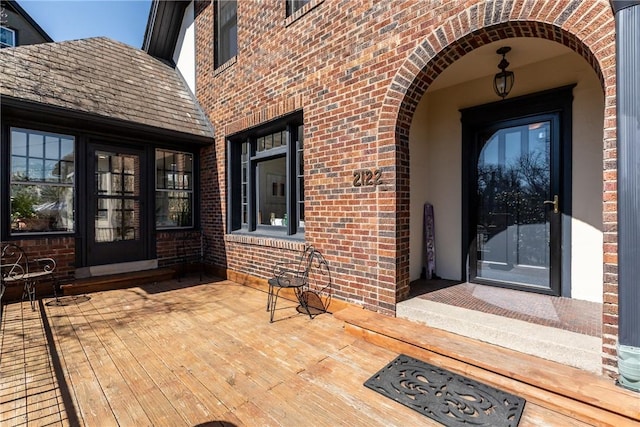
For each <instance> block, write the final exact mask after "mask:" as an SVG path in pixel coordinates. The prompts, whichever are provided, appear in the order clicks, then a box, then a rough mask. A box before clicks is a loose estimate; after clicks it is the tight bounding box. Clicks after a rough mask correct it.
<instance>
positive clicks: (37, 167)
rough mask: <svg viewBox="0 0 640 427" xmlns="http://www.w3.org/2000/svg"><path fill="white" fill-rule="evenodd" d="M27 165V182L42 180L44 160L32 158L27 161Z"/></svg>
mask: <svg viewBox="0 0 640 427" xmlns="http://www.w3.org/2000/svg"><path fill="white" fill-rule="evenodd" d="M28 165H29V166H28V170H27V176H28V178H29V181H42V180H44V160H42V159H34V158H33V157H32V158H30V159H29V162H28Z"/></svg>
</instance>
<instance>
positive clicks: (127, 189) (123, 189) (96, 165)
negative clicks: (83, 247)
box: [87, 144, 147, 266]
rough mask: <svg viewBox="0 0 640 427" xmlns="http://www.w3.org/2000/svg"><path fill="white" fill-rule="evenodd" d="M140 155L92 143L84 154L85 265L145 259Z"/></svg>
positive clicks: (145, 245) (141, 152)
mask: <svg viewBox="0 0 640 427" xmlns="http://www.w3.org/2000/svg"><path fill="white" fill-rule="evenodd" d="M144 158H145V156H144V152H143V151H138V150H132V149H123V148H121V147H113V146H108V145H97V144H92V145H90V146H89V152H88V174H87V177H88V180H89V195H88V198H87V202H88V206H87V217H88V224H87V240H88V241H87V262H88V265H89V266H95V265H103V264H114V263H120V262H128V261H138V260H142V259H145V257H146V253H147V250H146V248H147V237H146V233H143V232H142V231H143V230H145V229H146V220H145V218H146V212H145V203H143V197H142V196H143V194H142V191H141V189H142V188H144V185H143V184H144V182H143V174H142V171H144V170H145V167H144Z"/></svg>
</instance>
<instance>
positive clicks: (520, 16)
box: [196, 0, 617, 373]
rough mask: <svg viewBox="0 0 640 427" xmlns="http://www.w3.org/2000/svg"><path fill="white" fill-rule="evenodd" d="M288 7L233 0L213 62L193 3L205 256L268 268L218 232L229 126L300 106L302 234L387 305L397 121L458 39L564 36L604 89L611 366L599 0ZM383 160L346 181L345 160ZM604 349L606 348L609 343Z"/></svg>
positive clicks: (608, 298) (346, 277)
mask: <svg viewBox="0 0 640 427" xmlns="http://www.w3.org/2000/svg"><path fill="white" fill-rule="evenodd" d="M314 6H315V7H314V8H312V9H311V10H310V11H309V12H308V13H306V14H304V13H303V14H301V16H300V17H299V18H297V19H291V18H289V19H287V18H286V17H285V2H284V1H275V0H274V1H268V2H238V43H239V45H238V56H237V58H234V60H233V62H232V63H230V64H229V65H228V66H226V67H223V69H219V70H214V65H213V58H214V52H213V36H212V35H213V21H214V16H213V15H214V8H213V7H212V4H211V2H209V1H199V2H197V5H196V49H197V50H196V51H197V84H196V85H197V96H198V98H199V101H200V103H201V104H202V106H203V107H204V109H205V111H206V112H207V114H208V115H209V118H210V119H211V121H212V123H213V124H214V126H215V129H216V144H215V146H213V147H210V148H206V149H204V150H203V152H202V165H201V166H202V170H203V176H202V184H203V191H202V194H203V197H202V206H201V208H202V218H203V224H204V231H205V234H206V235H207V236H209V237H211V238H212V239H215V240H214V241H215V244H214V245H213V249H212V250H211V251H210V253H209V256H210V258H209V259H210V261H211V262H213V263H214V264H217V265H219V266H227V267H228V268H230V269H233V270H236V269H238V270H239V271H242V272H246V273H251V274H253V275H256V276H259V277H267V276H268V275H269V274H270V271H271V266H272V265H273V261H274V260H277V259H283V258H286V256H287V255H288V253H289V252H290V251H289V250H288V249H285V248H281V247H278V245H277V244H271V243H269V244H266V245H256V244H254V243H253V242H252V241H236V240H233V239H227V240H225V238H224V236H225V231H226V176H225V166H226V156H225V153H226V141H225V138H226V137H227V135H229V134H230V133H233V132H236V131H239V130H242V129H246V128H247V127H250V126H254V125H258V124H261V123H265V122H267V121H269V120H271V119H273V118H275V117H278V116H279V115H282V114H284V113H288V112H291V111H293V110H296V109H302V110H303V111H304V124H305V171H306V175H305V190H306V241H307V242H308V243H311V244H313V245H315V246H316V247H317V248H318V249H320V250H321V251H322V252H323V253H324V255H325V256H326V258H327V260H328V262H329V264H330V265H331V266H332V268H333V270H334V273H335V274H334V277H335V286H336V288H335V292H336V296H337V297H339V298H342V299H344V300H347V301H350V302H354V303H357V304H360V305H362V306H364V307H365V308H368V309H372V310H376V311H380V312H384V313H387V314H393V313H394V312H395V304H396V303H397V301H399V300H401V299H403V298H405V297H406V295H407V293H408V285H409V283H408V282H409V192H410V183H409V144H408V135H409V127H410V123H411V120H412V118H413V114H414V111H415V108H416V106H417V103H418V101H419V100H420V99H421V98H422V96H423V95H424V93H425V91H426V90H427V89H428V87H429V85H430V83H431V82H432V81H433V80H434V79H435V78H436V77H437V76H438V75H439V74H440V73H441V72H442V71H443V70H444V69H445V68H446V67H447V66H448V65H449V64H451V63H452V62H454V61H456V60H457V59H459V58H461V57H462V56H463V55H465V54H466V53H467V52H469V51H471V50H473V49H475V48H477V47H479V46H482V45H484V44H487V43H490V42H492V41H497V40H501V39H504V38H508V37H538V38H544V39H549V40H553V41H556V42H558V43H561V44H564V45H566V46H568V47H569V48H571V49H573V50H574V51H576V52H577V53H579V54H580V55H582V56H583V57H584V58H585V60H586V61H587V62H588V63H589V64H591V66H592V67H593V69H594V70H595V72H596V73H597V74H598V75H599V77H600V80H601V82H602V85H603V89H604V93H605V97H606V100H605V102H606V110H605V122H604V123H603V128H604V142H603V146H604V151H603V166H604V176H603V179H604V186H605V194H604V195H603V215H604V228H605V230H604V231H605V249H604V258H605V274H604V282H605V305H604V307H605V308H604V313H603V321H604V323H605V328H604V330H605V333H604V337H603V350H604V351H603V354H605V356H604V359H603V360H604V364H605V365H606V366H608V367H610V369H609V368H607V369H609V372H610V373H611V372H614V371H615V363H616V362H615V351H613V350H614V349H615V342H616V339H617V315H616V314H615V313H616V312H617V246H616V243H617V235H616V233H617V230H616V225H617V222H616V221H617V220H616V212H617V202H616V200H615V196H616V188H615V184H616V129H615V119H616V103H615V36H614V34H615V29H614V21H613V15H612V12H611V8H610V5H609V3H608V2H607V1H596V0H585V1H567V2H558V1H543V0H540V1H538V0H530V1H522V2H520V1H517V2H516V1H447V2H440V3H439V4H434V3H433V2H426V1H424V2H421V1H414V0H407V1H400V0H394V1H373V0H371V1H366V0H350V1H336V0H327V1H324V2H319V4H317V5H314ZM376 168H380V169H382V171H383V175H382V185H380V186H378V187H353V186H352V179H353V175H352V173H353V171H354V170H360V169H376ZM612 349H613V350H612Z"/></svg>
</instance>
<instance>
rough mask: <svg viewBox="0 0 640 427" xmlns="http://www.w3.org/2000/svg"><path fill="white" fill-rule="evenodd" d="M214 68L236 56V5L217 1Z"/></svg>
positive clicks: (230, 2)
mask: <svg viewBox="0 0 640 427" xmlns="http://www.w3.org/2000/svg"><path fill="white" fill-rule="evenodd" d="M216 6H217V7H216V20H215V31H216V55H215V66H216V68H218V67H220V66H221V65H223V64H224V63H225V62H227V61H229V60H230V59H231V58H233V57H234V56H236V55H237V54H238V3H237V2H236V0H218V1H217V3H216Z"/></svg>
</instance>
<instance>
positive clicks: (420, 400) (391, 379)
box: [364, 354, 525, 427]
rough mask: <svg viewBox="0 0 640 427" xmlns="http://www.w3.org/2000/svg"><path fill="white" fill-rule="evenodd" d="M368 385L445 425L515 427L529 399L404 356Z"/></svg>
mask: <svg viewBox="0 0 640 427" xmlns="http://www.w3.org/2000/svg"><path fill="white" fill-rule="evenodd" d="M364 385H365V386H366V387H368V388H370V389H371V390H374V391H376V392H378V393H380V394H382V395H384V396H387V397H388V398H390V399H393V400H395V401H396V402H399V403H402V404H403V405H405V406H408V407H409V408H411V409H414V410H416V411H418V412H420V413H421V414H423V415H426V416H427V417H429V418H431V419H433V420H435V421H438V422H440V423H442V424H444V425H445V426H449V427H458V426H491V427H501V426H505V427H515V426H517V425H518V423H519V422H520V417H521V416H522V411H523V410H524V405H525V400H524V399H522V398H521V397H518V396H514V395H513V394H510V393H506V392H504V391H502V390H498V389H497V388H494V387H491V386H488V385H486V384H482V383H479V382H477V381H475V380H472V379H470V378H465V377H463V376H461V375H458V374H454V373H453V372H450V371H447V370H446V369H442V368H438V367H437V366H433V365H430V364H428V363H425V362H423V361H421V360H418V359H414V358H412V357H409V356H407V355H404V354H401V355H400V356H398V357H396V358H395V359H394V360H393V361H392V362H391V363H389V364H388V365H387V366H386V367H384V368H382V369H381V370H380V371H378V373H376V374H375V375H374V376H372V377H371V378H369V379H368V380H367V381H366V382H365V383H364Z"/></svg>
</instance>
